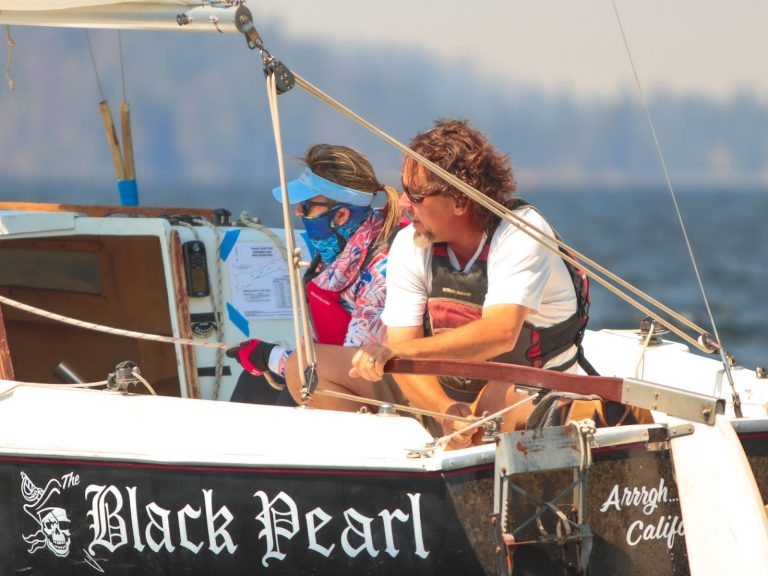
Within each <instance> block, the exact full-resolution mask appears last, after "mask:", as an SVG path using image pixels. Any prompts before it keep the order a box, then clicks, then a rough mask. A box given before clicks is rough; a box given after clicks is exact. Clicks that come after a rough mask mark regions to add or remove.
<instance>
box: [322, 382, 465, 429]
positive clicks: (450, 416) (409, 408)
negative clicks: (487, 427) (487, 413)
mask: <svg viewBox="0 0 768 576" xmlns="http://www.w3.org/2000/svg"><path fill="white" fill-rule="evenodd" d="M315 394H319V395H320V396H328V397H330V398H340V399H342V400H351V401H352V402H361V403H364V404H371V405H373V406H392V407H393V408H394V409H395V410H397V411H398V412H407V413H410V414H417V415H419V416H430V417H432V418H448V419H450V420H456V421H457V422H466V423H468V424H470V423H472V422H474V421H475V419H474V418H465V417H464V416H455V415H453V414H444V413H442V412H433V411H432V410H423V409H421V408H414V407H413V406H405V405H404V404H393V403H392V402H384V401H382V400H374V399H373V398H364V397H362V396H356V395H355V394H346V393H345V392H337V391H336V390H325V389H322V388H320V389H318V390H315Z"/></svg>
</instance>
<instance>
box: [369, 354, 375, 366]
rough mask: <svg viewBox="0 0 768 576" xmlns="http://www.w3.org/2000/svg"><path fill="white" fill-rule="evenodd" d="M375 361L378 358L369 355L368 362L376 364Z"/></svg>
mask: <svg viewBox="0 0 768 576" xmlns="http://www.w3.org/2000/svg"><path fill="white" fill-rule="evenodd" d="M375 363H376V358H374V357H373V356H368V364H375Z"/></svg>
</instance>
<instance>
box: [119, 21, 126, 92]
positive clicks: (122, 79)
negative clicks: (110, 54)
mask: <svg viewBox="0 0 768 576" xmlns="http://www.w3.org/2000/svg"><path fill="white" fill-rule="evenodd" d="M117 51H118V53H119V55H120V89H121V91H122V94H123V102H126V101H127V100H128V99H127V98H126V97H125V63H124V60H123V33H122V30H118V31H117Z"/></svg>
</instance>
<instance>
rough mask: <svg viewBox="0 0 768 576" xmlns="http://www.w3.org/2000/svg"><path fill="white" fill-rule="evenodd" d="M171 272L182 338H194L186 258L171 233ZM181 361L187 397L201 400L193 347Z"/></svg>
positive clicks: (183, 352)
mask: <svg viewBox="0 0 768 576" xmlns="http://www.w3.org/2000/svg"><path fill="white" fill-rule="evenodd" d="M170 248H171V272H172V274H173V290H174V296H175V298H174V301H175V302H176V314H177V317H178V319H179V333H180V336H181V337H182V338H189V339H191V338H193V337H194V336H193V334H192V323H191V322H190V321H189V318H190V313H189V297H188V295H187V278H186V275H185V274H184V258H183V255H182V252H181V239H180V238H179V234H178V232H175V231H173V232H171V238H170ZM181 360H182V365H183V367H184V372H185V377H186V381H187V396H189V397H190V398H200V380H199V379H198V376H197V359H196V357H195V350H194V349H193V348H192V346H182V347H181Z"/></svg>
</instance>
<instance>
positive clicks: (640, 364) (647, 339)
mask: <svg viewBox="0 0 768 576" xmlns="http://www.w3.org/2000/svg"><path fill="white" fill-rule="evenodd" d="M655 326H656V320H651V324H650V325H649V326H648V335H647V336H646V337H645V339H644V340H643V348H642V350H640V357H639V358H638V359H637V364H636V365H635V378H637V379H638V380H642V375H641V373H642V370H643V368H644V367H645V366H644V360H645V351H646V350H648V344H650V343H651V338H653V329H654V327H655Z"/></svg>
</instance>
